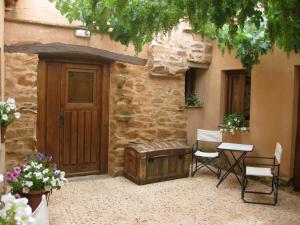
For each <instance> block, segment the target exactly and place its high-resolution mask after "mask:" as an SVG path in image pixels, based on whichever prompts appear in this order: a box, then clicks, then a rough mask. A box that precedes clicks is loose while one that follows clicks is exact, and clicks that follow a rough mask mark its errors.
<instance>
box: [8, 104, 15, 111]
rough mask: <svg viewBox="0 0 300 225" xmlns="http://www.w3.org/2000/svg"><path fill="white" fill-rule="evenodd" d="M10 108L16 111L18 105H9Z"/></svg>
mask: <svg viewBox="0 0 300 225" xmlns="http://www.w3.org/2000/svg"><path fill="white" fill-rule="evenodd" d="M8 107H9V108H10V109H11V110H15V109H16V105H15V104H9V105H8Z"/></svg>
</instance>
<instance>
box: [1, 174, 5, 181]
mask: <svg viewBox="0 0 300 225" xmlns="http://www.w3.org/2000/svg"><path fill="white" fill-rule="evenodd" d="M3 180H4V177H3V175H2V174H0V182H3Z"/></svg>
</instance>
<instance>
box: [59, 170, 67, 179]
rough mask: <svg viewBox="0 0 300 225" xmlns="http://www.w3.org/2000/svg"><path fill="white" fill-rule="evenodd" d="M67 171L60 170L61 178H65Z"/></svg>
mask: <svg viewBox="0 0 300 225" xmlns="http://www.w3.org/2000/svg"><path fill="white" fill-rule="evenodd" d="M65 175H66V173H65V172H64V171H61V172H60V179H64V178H65Z"/></svg>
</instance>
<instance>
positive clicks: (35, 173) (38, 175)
mask: <svg viewBox="0 0 300 225" xmlns="http://www.w3.org/2000/svg"><path fill="white" fill-rule="evenodd" d="M33 174H34V175H35V177H36V179H38V180H41V179H43V174H42V173H41V172H34V173H33Z"/></svg>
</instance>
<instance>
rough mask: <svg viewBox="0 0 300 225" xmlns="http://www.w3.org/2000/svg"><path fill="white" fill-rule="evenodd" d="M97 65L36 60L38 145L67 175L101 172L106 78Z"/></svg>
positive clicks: (104, 169) (103, 165)
mask: <svg viewBox="0 0 300 225" xmlns="http://www.w3.org/2000/svg"><path fill="white" fill-rule="evenodd" d="M105 75H106V74H105V68H104V66H101V65H87V64H74V63H65V62H56V61H45V62H42V63H41V65H40V78H39V91H38V92H39V112H38V135H37V137H38V148H39V150H40V151H43V152H45V153H46V154H47V155H52V156H53V159H54V161H55V162H56V163H57V165H58V167H59V168H60V169H61V170H64V171H66V173H67V174H68V175H85V174H98V173H105V172H107V143H108V140H107V138H108V135H107V127H108V126H107V123H108V116H107V114H108V86H109V85H108V84H107V83H108V78H107V77H105Z"/></svg>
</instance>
